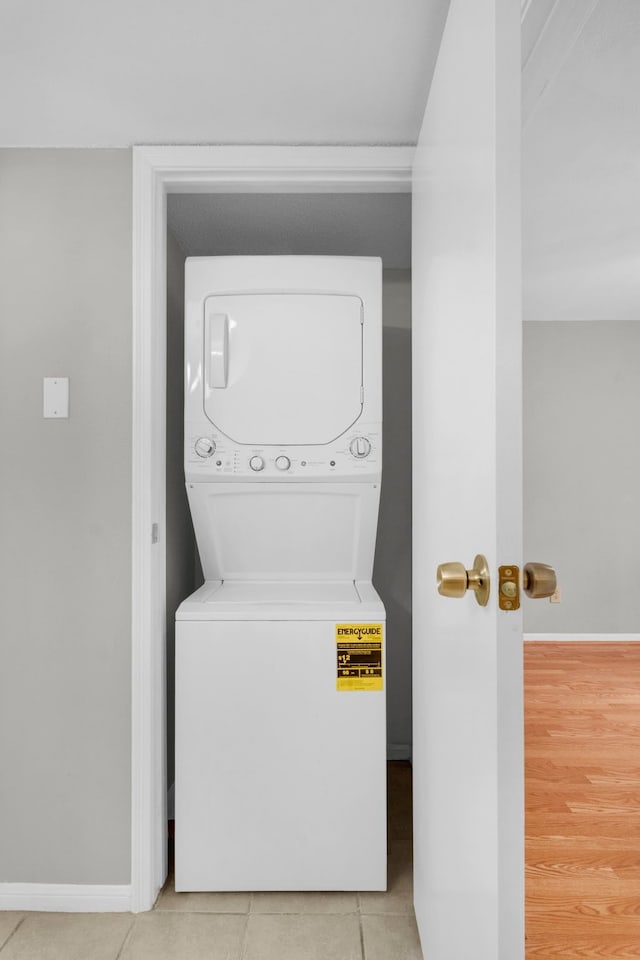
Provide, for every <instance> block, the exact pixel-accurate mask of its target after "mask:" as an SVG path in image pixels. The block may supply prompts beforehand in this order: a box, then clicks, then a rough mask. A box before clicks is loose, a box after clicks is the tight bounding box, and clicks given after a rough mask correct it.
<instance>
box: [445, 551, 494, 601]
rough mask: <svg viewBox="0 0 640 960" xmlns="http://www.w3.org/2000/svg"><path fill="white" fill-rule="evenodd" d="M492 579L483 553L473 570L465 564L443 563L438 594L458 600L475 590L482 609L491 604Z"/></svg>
mask: <svg viewBox="0 0 640 960" xmlns="http://www.w3.org/2000/svg"><path fill="white" fill-rule="evenodd" d="M489 588H490V577H489V567H488V564H487V559H486V557H483V556H482V554H481V553H479V554H478V555H477V557H476V558H475V560H474V561H473V567H472V568H471V570H466V569H465V565H464V563H456V562H455V561H452V562H450V563H441V564H440V566H439V567H438V593H440V594H441V595H442V596H443V597H453V598H455V599H458V598H459V597H464V595H465V593H466V592H467V590H473V592H474V593H475V595H476V600H477V601H478V603H479V604H480V606H481V607H486V605H487V603H488V602H489Z"/></svg>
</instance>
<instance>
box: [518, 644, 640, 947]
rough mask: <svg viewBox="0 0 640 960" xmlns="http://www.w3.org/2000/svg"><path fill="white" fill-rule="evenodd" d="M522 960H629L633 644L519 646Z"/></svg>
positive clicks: (639, 871) (639, 769)
mask: <svg viewBox="0 0 640 960" xmlns="http://www.w3.org/2000/svg"><path fill="white" fill-rule="evenodd" d="M525 726H526V734H525V764H526V834H527V839H526V864H527V868H526V928H527V952H526V956H527V960H566V958H571V960H578V958H580V960H583V958H595V957H597V958H602V957H607V958H608V957H615V958H634V957H636V958H637V957H640V644H637V643H624V644H617V643H575V642H572V643H527V644H525Z"/></svg>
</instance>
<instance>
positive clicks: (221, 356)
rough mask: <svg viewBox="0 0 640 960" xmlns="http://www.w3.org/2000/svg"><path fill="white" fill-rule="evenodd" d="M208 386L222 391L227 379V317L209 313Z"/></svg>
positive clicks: (224, 314)
mask: <svg viewBox="0 0 640 960" xmlns="http://www.w3.org/2000/svg"><path fill="white" fill-rule="evenodd" d="M207 333H208V354H209V386H210V387H213V388H214V389H224V388H225V387H226V386H227V381H228V379H229V317H228V316H227V314H226V313H210V314H209V315H208V317H207Z"/></svg>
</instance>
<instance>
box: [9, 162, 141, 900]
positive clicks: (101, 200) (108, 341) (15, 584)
mask: <svg viewBox="0 0 640 960" xmlns="http://www.w3.org/2000/svg"><path fill="white" fill-rule="evenodd" d="M0 274H1V276H0V336H1V344H0V368H1V369H0V391H1V394H0V429H1V438H2V445H1V450H2V454H1V456H2V483H1V485H0V531H1V538H2V549H1V550H0V637H1V639H2V645H1V649H2V665H1V668H0V851H1V852H0V881H9V882H11V881H14V882H19V881H25V882H28V881H32V882H43V883H53V882H69V883H108V884H110V883H113V884H121V883H128V882H129V879H130V804H131V788H130V754H131V747H130V741H131V725H130V715H131V690H130V686H131V683H130V675H131V586H130V585H131V560H130V556H131V154H130V152H129V151H128V150H2V151H0ZM45 376H68V377H70V381H71V384H70V386H71V392H70V417H69V419H68V420H44V419H43V417H42V378H43V377H45Z"/></svg>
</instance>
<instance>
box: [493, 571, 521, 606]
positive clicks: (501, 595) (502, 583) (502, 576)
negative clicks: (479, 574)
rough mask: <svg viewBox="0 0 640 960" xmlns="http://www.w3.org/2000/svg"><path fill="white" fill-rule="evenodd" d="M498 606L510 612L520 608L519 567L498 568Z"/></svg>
mask: <svg viewBox="0 0 640 960" xmlns="http://www.w3.org/2000/svg"><path fill="white" fill-rule="evenodd" d="M498 606H499V607H500V609H501V610H510V611H511V610H518V609H519V608H520V569H519V567H514V566H504V567H498Z"/></svg>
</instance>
